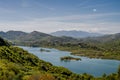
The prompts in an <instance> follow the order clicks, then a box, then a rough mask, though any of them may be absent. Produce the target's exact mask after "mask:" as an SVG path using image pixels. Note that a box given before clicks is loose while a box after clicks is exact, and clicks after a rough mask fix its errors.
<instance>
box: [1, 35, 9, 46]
mask: <svg viewBox="0 0 120 80" xmlns="http://www.w3.org/2000/svg"><path fill="white" fill-rule="evenodd" d="M9 45H10V44H9V43H8V42H7V41H5V40H4V39H2V38H1V37H0V46H9Z"/></svg>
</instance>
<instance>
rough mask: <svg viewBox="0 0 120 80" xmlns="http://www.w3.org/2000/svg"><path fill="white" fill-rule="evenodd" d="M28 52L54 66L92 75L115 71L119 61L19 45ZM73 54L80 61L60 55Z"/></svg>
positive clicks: (119, 63)
mask: <svg viewBox="0 0 120 80" xmlns="http://www.w3.org/2000/svg"><path fill="white" fill-rule="evenodd" d="M21 48H23V49H25V50H27V51H28V52H30V53H32V54H34V55H36V56H38V57H39V58H40V59H42V60H44V61H47V62H50V63H52V64H53V65H56V66H63V67H66V68H68V69H69V70H71V71H73V72H75V73H88V74H91V75H94V76H102V74H104V73H106V74H111V73H114V72H117V69H118V66H119V65H120V61H117V60H106V59H90V58H87V57H79V56H73V55H70V52H67V51H60V50H57V49H48V48H43V49H46V50H50V52H45V51H43V52H41V51H40V49H41V48H40V47H23V46H22V47H21ZM64 56H73V57H78V58H81V59H82V60H81V61H68V62H65V61H61V60H60V57H64Z"/></svg>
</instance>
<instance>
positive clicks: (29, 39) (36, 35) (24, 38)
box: [0, 31, 120, 46]
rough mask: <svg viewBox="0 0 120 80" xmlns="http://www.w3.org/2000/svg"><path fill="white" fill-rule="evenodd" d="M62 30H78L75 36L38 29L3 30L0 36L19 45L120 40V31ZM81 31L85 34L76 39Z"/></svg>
mask: <svg viewBox="0 0 120 80" xmlns="http://www.w3.org/2000/svg"><path fill="white" fill-rule="evenodd" d="M58 32H59V31H58ZM60 32H65V33H66V34H68V33H70V34H71V33H72V32H73V33H75V32H76V33H75V34H76V35H74V38H73V37H68V36H62V37H57V36H53V35H50V34H46V33H42V32H38V31H33V32H31V33H26V32H22V31H8V32H3V31H1V32H0V37H3V38H4V39H6V40H9V41H12V42H13V43H15V44H18V45H22V44H25V45H34V46H39V45H40V44H41V45H42V44H46V45H48V44H64V43H79V42H83V43H84V42H85V43H86V42H88V43H89V42H90V43H101V42H102V43H103V42H111V41H118V40H120V33H117V34H111V35H103V36H100V35H101V34H97V33H96V34H95V33H91V34H89V33H88V32H81V31H68V33H67V31H60ZM77 33H78V34H77ZM80 33H81V34H84V36H82V38H80V39H79V38H78V39H76V38H75V37H78V36H79V35H80ZM52 34H53V33H52ZM70 34H69V35H70ZM85 34H86V35H85ZM93 34H94V37H93ZM88 35H89V37H88ZM97 35H98V36H97ZM72 36H73V35H72ZM85 36H86V37H85ZM90 36H91V37H90ZM95 36H97V37H95ZM79 37H80V36H79Z"/></svg>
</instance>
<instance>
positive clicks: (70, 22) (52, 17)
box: [0, 0, 120, 34]
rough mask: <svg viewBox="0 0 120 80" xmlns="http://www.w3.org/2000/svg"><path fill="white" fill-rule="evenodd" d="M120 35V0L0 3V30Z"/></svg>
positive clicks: (11, 0) (17, 0)
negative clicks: (68, 31)
mask: <svg viewBox="0 0 120 80" xmlns="http://www.w3.org/2000/svg"><path fill="white" fill-rule="evenodd" d="M9 30H17V31H25V32H32V31H40V32H44V33H51V32H55V31H60V30H78V31H87V32H94V33H103V34H113V33H120V0H0V31H9Z"/></svg>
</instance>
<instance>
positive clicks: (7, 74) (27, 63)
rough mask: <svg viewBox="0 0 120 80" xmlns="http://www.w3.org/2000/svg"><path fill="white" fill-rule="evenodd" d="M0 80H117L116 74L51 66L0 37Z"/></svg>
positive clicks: (119, 74) (118, 75)
mask: <svg viewBox="0 0 120 80" xmlns="http://www.w3.org/2000/svg"><path fill="white" fill-rule="evenodd" d="M0 43H1V44H0V80H103V79H104V80H118V79H119V78H120V69H119V70H118V74H117V73H116V74H111V75H108V76H106V75H105V74H104V76H103V77H101V78H94V77H93V76H90V75H88V74H82V75H80V74H75V73H72V72H71V71H69V70H68V69H66V68H63V67H57V66H53V65H52V64H51V63H48V62H45V61H43V60H40V59H39V58H38V57H36V56H34V55H33V54H30V53H28V52H27V51H25V50H23V49H21V48H18V47H13V46H10V45H9V44H8V43H7V42H6V41H4V40H3V39H2V38H0Z"/></svg>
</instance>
